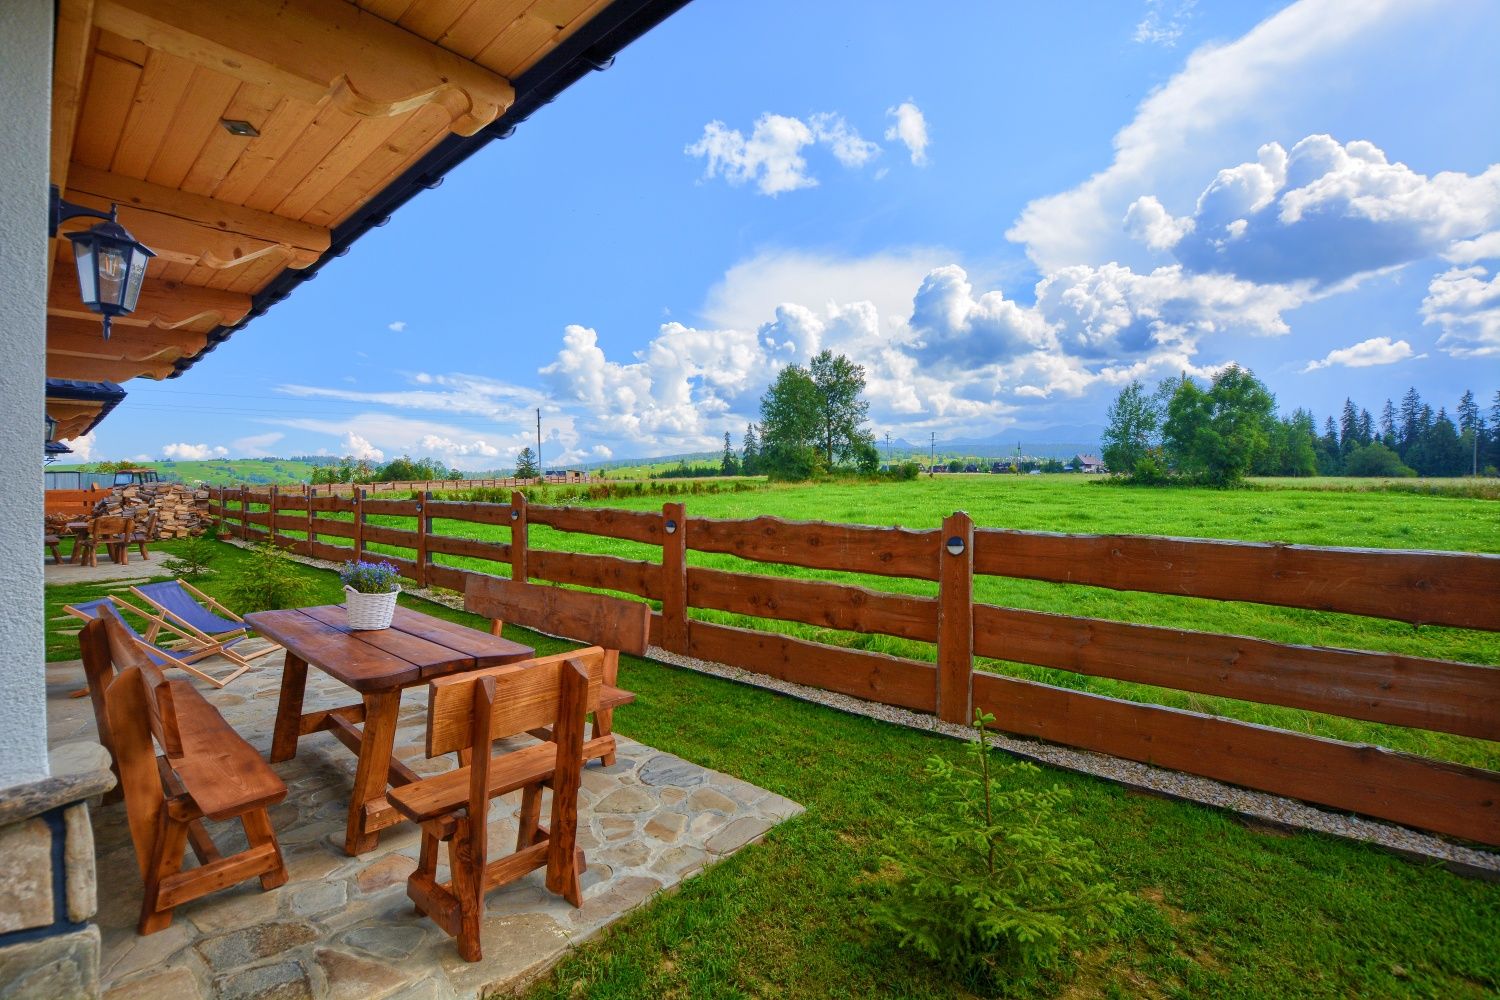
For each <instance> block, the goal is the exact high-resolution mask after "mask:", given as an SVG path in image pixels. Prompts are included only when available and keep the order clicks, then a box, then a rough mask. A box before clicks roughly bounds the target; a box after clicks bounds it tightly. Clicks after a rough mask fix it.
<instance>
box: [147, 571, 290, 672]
mask: <svg viewBox="0 0 1500 1000" xmlns="http://www.w3.org/2000/svg"><path fill="white" fill-rule="evenodd" d="M130 592H131V593H132V594H134V595H135V596H136V597H138V598H140V599H141V600H142V601H144V602H145V603H146V605H147V607H149V608H151V609H152V610H154V611H155V612H156V614H154V615H151V617H153V618H160V619H161V620H162V622H163V624H165V625H167V626H169V627H172V628H175V629H179V630H186V631H187V632H188V633H190V634H191V635H193V636H195V637H196V638H198V639H199V640H200V641H202V642H210V643H218V644H219V645H220V647H221V648H220V650H219V652H220V653H222V654H223V656H224V657H225V658H226V659H228V660H230V661H231V662H233V663H237V664H239V665H240V666H242V667H248V666H250V664H251V662H252V661H254V660H257V659H259V658H260V657H262V656H265V655H266V654H267V653H274V652H275V651H276V650H278V649H280V648H281V645H280V644H279V643H275V642H271V641H270V640H269V639H268V640H266V642H267V643H268V645H266V646H265V647H264V648H262V649H257V650H256V651H255V652H253V653H249V654H245V653H241V652H240V651H239V650H236V649H231V648H230V646H232V645H233V644H234V643H237V642H239V641H240V640H241V639H245V638H248V637H249V635H250V630H249V628H248V626H246V625H245V620H244V619H243V618H241V617H240V616H239V615H237V614H235V613H234V612H233V611H230V610H229V609H228V608H226V607H225V606H224V605H222V604H220V603H219V602H218V601H216V600H214V599H213V598H212V597H210V596H208V595H207V594H205V593H204V592H203V591H201V590H199V589H198V588H197V587H194V586H193V585H192V584H190V583H187V582H186V581H184V580H163V581H161V582H160V583H147V584H143V585H142V586H139V587H131V588H130ZM205 605H207V607H205Z"/></svg>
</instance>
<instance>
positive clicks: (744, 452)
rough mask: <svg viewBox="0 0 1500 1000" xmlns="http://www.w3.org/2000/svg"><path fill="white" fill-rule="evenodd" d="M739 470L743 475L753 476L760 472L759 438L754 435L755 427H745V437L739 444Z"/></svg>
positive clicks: (747, 425)
mask: <svg viewBox="0 0 1500 1000" xmlns="http://www.w3.org/2000/svg"><path fill="white" fill-rule="evenodd" d="M740 455H741V456H742V458H741V460H740V468H741V469H742V470H744V473H745V475H747V476H753V475H755V474H756V473H758V472H760V437H759V435H757V434H756V433H755V425H754V424H753V423H752V424H746V425H745V437H744V439H743V440H742V441H741V442H740Z"/></svg>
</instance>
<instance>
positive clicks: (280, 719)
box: [271, 649, 307, 764]
mask: <svg viewBox="0 0 1500 1000" xmlns="http://www.w3.org/2000/svg"><path fill="white" fill-rule="evenodd" d="M306 689H307V663H306V662H305V661H303V659H302V657H300V656H298V655H296V654H295V653H293V652H292V651H291V650H290V649H289V650H287V651H286V662H285V663H283V664H282V667H281V699H280V700H279V701H278V702H277V703H276V730H275V732H274V734H273V735H272V737H271V763H272V764H279V763H281V762H282V761H284V760H291V759H292V758H293V757H295V756H297V734H298V733H299V731H300V730H301V727H302V694H303V692H304V691H305V690H306Z"/></svg>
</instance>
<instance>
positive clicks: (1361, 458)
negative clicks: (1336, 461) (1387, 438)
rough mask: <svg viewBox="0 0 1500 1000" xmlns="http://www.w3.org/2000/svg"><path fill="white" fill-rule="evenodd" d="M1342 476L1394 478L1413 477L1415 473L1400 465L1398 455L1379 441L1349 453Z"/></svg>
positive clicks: (1361, 446)
mask: <svg viewBox="0 0 1500 1000" xmlns="http://www.w3.org/2000/svg"><path fill="white" fill-rule="evenodd" d="M1344 475H1346V476H1380V477H1385V478H1396V477H1405V476H1415V475H1416V473H1415V472H1413V471H1412V470H1411V469H1409V468H1407V467H1406V466H1405V465H1402V464H1401V456H1400V455H1397V454H1396V453H1395V452H1394V451H1392V450H1391V449H1389V448H1387V447H1386V446H1385V445H1384V444H1381V443H1380V442H1379V441H1372V442H1370V443H1369V444H1367V445H1360V446H1359V447H1357V448H1355V449H1354V450H1353V451H1352V452H1350V453H1349V460H1348V461H1346V462H1345V463H1344Z"/></svg>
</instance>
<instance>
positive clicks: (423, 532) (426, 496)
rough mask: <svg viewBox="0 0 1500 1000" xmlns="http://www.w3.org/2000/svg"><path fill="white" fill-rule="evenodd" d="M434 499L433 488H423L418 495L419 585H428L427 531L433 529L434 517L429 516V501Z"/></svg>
mask: <svg viewBox="0 0 1500 1000" xmlns="http://www.w3.org/2000/svg"><path fill="white" fill-rule="evenodd" d="M431 499H432V491H431V490H423V491H422V495H421V496H419V497H417V586H418V587H425V586H427V533H428V532H429V531H431V530H432V518H430V517H428V516H427V502H428V501H429V500H431Z"/></svg>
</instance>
